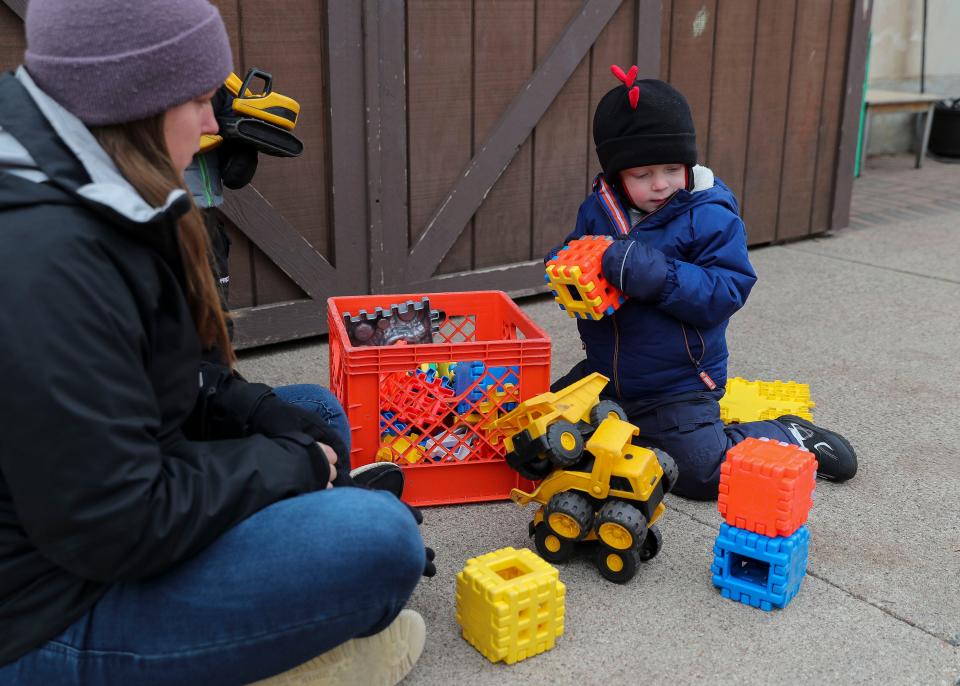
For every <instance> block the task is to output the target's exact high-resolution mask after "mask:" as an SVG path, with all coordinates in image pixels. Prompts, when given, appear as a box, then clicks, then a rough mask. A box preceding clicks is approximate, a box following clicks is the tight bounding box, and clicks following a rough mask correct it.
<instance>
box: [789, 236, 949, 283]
mask: <svg viewBox="0 0 960 686" xmlns="http://www.w3.org/2000/svg"><path fill="white" fill-rule="evenodd" d="M779 247H781V248H783V249H784V250H792V251H793V252H801V253H804V254H806V255H813V256H815V257H824V258H826V259H829V260H836V261H837V262H848V263H850V264H858V265H861V266H863V267H873V268H874V269H880V270H882V271H885V272H896V273H897V274H906V275H907V276H916V277H918V278H921V279H931V280H933V281H942V282H944V283H952V284H960V281H957V280H955V279H948V278H946V277H944V276H936V275H933V274H919V273H917V272H912V271H909V270H907V269H897V268H896V267H885V266H883V265H879V264H873V263H871V262H863V261H861V260H854V259H850V258H849V257H837V256H836V255H825V254H823V253H821V252H816V251H814V250H804V249H802V248H795V247H793V246H790V245H781V246H779Z"/></svg>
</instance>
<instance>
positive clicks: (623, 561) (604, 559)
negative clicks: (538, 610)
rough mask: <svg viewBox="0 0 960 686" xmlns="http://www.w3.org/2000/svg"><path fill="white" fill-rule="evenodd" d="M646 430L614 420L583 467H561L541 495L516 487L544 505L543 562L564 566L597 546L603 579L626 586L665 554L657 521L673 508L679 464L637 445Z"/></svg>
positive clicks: (538, 540) (589, 449)
mask: <svg viewBox="0 0 960 686" xmlns="http://www.w3.org/2000/svg"><path fill="white" fill-rule="evenodd" d="M638 433H639V430H638V429H637V427H635V426H633V425H632V424H628V423H627V422H625V421H622V420H621V419H618V418H615V417H607V418H606V419H604V420H603V421H602V422H601V423H600V426H598V427H597V429H596V430H595V431H594V432H593V435H592V436H591V437H590V440H588V441H587V443H586V446H585V447H586V450H585V454H584V457H583V458H582V460H581V462H580V463H579V464H577V465H576V466H574V467H573V468H571V469H557V470H555V471H554V472H553V473H551V474H550V475H549V476H548V477H547V478H546V479H544V480H543V482H542V483H541V484H540V485H539V486H538V487H537V489H536V490H535V491H533V493H526V492H524V491H521V490H519V489H513V491H512V492H511V493H510V498H511V499H512V500H513V501H514V502H515V503H518V504H520V505H527V504H528V503H531V502H536V503H539V504H540V508H539V509H538V510H537V512H536V514H535V515H534V517H533V521H532V522H531V523H530V535H532V536H533V537H534V542H535V544H536V547H537V552H538V553H540V555H541V556H542V557H543V559H545V560H547V561H548V562H564V561H566V560H568V559H569V558H570V557H571V556H572V555H573V553H574V550H575V544H576V543H577V542H580V541H596V542H597V543H598V546H597V549H596V553H595V561H596V565H597V568H598V569H599V570H600V574H601V575H603V577H604V578H606V579H608V580H610V581H613V582H616V583H626V582H627V581H629V580H630V579H632V578H633V576H634V574H636V572H637V567H638V566H639V563H640V562H646V561H647V560H651V559H653V558H654V557H655V556H656V555H657V553H659V552H660V546H661V540H662V539H661V537H660V531H659V530H658V529H657V527H656V526H654V524H655V523H656V522H657V521H658V520H659V519H660V516H661V515H662V514H663V512H664V510H665V506H664V504H663V502H662V501H663V496H664V494H665V493H666V492H667V491H668V490H669V489H670V488H671V487H672V486H673V483H674V482H675V481H676V477H677V471H676V465H675V463H674V462H673V460H672V459H671V458H670V457H669V456H668V455H667V454H666V453H663V452H661V451H657V452H655V451H653V450H650V449H648V448H641V447H639V446H636V445H633V444H632V442H631V440H632V438H633V437H634V436H636V435H637V434H638ZM664 468H666V470H667V471H666V472H665V470H664Z"/></svg>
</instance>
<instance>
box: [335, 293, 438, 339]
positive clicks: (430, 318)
mask: <svg viewBox="0 0 960 686" xmlns="http://www.w3.org/2000/svg"><path fill="white" fill-rule="evenodd" d="M439 319H440V313H439V312H437V311H436V310H431V309H430V299H429V298H427V297H424V298H421V299H420V302H419V303H418V302H414V301H413V300H407V301H406V302H404V303H394V304H392V305H390V306H389V307H388V308H383V307H377V308H376V309H375V310H374V311H373V312H367V311H366V310H360V312H359V314H357V316H353V315H351V314H350V313H349V312H344V313H343V323H344V325H345V326H346V328H347V336H348V337H349V339H350V344H351V345H353V346H362V345H395V344H398V343H408V344H411V345H414V344H422V343H433V334H434V332H435V331H436V328H437V322H438V321H439Z"/></svg>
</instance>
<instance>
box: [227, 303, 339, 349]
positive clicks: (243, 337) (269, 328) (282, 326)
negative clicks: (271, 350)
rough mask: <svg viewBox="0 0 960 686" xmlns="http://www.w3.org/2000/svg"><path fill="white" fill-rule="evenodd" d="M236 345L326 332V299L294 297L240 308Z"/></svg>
mask: <svg viewBox="0 0 960 686" xmlns="http://www.w3.org/2000/svg"><path fill="white" fill-rule="evenodd" d="M233 315H234V335H233V345H234V347H235V348H237V349H238V350H243V349H245V348H255V347H257V346H261V345H270V344H273V343H282V342H283V341H292V340H296V339H298V338H307V337H309V336H318V335H320V334H324V333H326V332H327V307H326V301H322V302H317V301H314V300H293V301H290V302H282V303H273V304H270V305H263V306H261V307H249V308H246V309H244V310H238V311H236V312H234V313H233Z"/></svg>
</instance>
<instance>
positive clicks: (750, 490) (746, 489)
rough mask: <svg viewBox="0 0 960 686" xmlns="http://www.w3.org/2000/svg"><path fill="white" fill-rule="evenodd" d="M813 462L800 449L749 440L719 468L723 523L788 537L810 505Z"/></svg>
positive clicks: (729, 453)
mask: <svg viewBox="0 0 960 686" xmlns="http://www.w3.org/2000/svg"><path fill="white" fill-rule="evenodd" d="M816 478H817V459H816V458H815V457H814V456H813V453H811V452H808V451H806V450H804V449H803V448H801V447H799V446H796V445H790V444H789V443H781V442H779V441H772V440H770V439H768V438H748V439H746V440H744V441H743V442H741V443H739V444H737V445H735V446H734V447H732V448H731V449H730V450H729V451H727V459H726V461H725V462H724V463H723V464H722V465H720V495H719V497H718V498H717V509H718V510H719V511H720V514H721V515H723V518H724V519H725V520H726V522H727V524H729V525H730V526H735V527H737V528H739V529H746V530H747V531H752V532H753V533H757V534H760V535H761V536H770V537H774V536H790V535H791V534H793V533H794V532H795V531H796V530H797V529H799V528H800V527H801V526H803V524H804V523H805V522H806V521H807V515H808V514H809V512H810V508H811V507H812V506H813V489H814V486H815V485H816Z"/></svg>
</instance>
